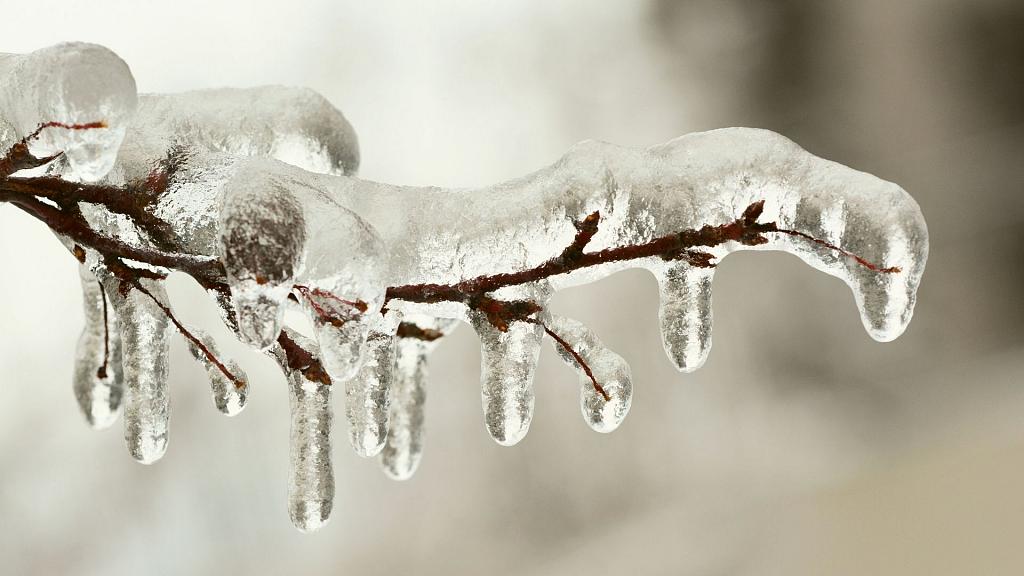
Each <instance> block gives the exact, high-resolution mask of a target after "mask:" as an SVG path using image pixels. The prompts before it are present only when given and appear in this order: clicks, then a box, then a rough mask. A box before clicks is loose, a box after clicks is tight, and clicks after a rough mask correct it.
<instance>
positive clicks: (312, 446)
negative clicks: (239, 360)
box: [273, 329, 334, 532]
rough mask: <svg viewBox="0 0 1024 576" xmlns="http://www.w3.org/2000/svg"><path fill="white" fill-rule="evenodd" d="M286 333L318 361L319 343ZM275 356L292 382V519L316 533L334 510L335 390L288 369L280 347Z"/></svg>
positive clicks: (293, 522) (289, 486)
mask: <svg viewBox="0 0 1024 576" xmlns="http://www.w3.org/2000/svg"><path fill="white" fill-rule="evenodd" d="M286 330H287V334H288V336H289V337H290V338H291V339H292V340H293V341H294V342H295V343H296V344H298V345H299V346H301V347H302V348H304V349H305V350H306V351H308V352H310V353H311V354H312V355H313V356H318V355H319V350H318V349H317V347H316V343H315V342H313V341H312V340H310V339H308V338H305V337H303V336H301V335H299V334H297V333H296V332H294V331H292V330H288V329H286ZM273 350H274V356H275V357H276V358H277V360H278V363H279V364H280V365H281V368H282V369H283V370H284V372H285V375H286V377H287V379H288V392H289V399H290V406H291V444H290V446H291V448H290V450H291V469H290V472H289V482H288V514H289V516H290V517H291V520H292V524H294V525H295V527H296V528H298V529H299V530H301V531H303V532H312V531H315V530H318V529H320V528H321V527H323V526H324V525H325V524H326V523H327V521H328V520H329V519H330V516H331V509H332V508H333V506H334V468H333V466H332V464H331V424H332V421H333V419H334V414H333V412H332V410H331V384H325V383H322V382H314V381H312V380H309V379H307V378H306V377H305V376H304V375H303V373H302V371H301V370H295V369H292V368H289V366H288V360H287V356H286V355H285V353H284V351H283V350H282V349H281V348H280V347H279V346H277V347H275V348H274V349H273Z"/></svg>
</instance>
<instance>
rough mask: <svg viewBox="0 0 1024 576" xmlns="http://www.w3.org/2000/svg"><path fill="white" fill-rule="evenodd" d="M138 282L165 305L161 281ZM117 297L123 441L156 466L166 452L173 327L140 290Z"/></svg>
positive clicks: (136, 455)
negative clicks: (168, 380)
mask: <svg viewBox="0 0 1024 576" xmlns="http://www.w3.org/2000/svg"><path fill="white" fill-rule="evenodd" d="M139 282H140V283H141V284H142V285H143V286H144V287H145V288H146V289H147V290H148V291H149V292H150V294H152V295H153V296H155V297H156V298H158V299H159V300H160V301H161V302H164V303H166V302H167V296H166V294H165V293H164V290H163V286H162V285H161V284H160V283H158V282H153V281H150V280H146V279H142V280H140V281H139ZM109 292H110V291H109V290H108V294H109ZM112 299H113V301H114V303H115V308H116V310H117V316H118V320H119V326H120V328H121V342H122V344H121V353H122V357H123V362H124V382H125V401H124V403H125V406H124V437H125V441H126V442H127V444H128V452H129V453H131V455H132V458H135V459H136V460H138V461H139V462H141V463H143V464H152V463H153V462H156V461H157V460H159V459H160V458H161V457H162V456H163V455H164V452H165V451H166V450H167V432H168V421H169V419H170V398H169V396H168V393H167V352H168V347H169V342H170V336H171V324H170V322H169V321H168V319H167V315H166V314H164V312H163V310H161V309H160V307H159V306H157V304H156V302H154V301H153V300H152V299H151V298H150V297H149V296H147V295H146V294H143V293H142V292H140V291H139V290H138V289H135V288H132V289H130V290H129V291H128V293H127V294H125V295H123V296H121V297H114V298H112Z"/></svg>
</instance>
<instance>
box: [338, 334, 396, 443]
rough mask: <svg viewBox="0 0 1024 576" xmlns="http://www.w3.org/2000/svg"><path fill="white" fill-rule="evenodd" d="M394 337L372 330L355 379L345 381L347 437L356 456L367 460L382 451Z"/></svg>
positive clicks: (389, 398) (391, 375) (392, 368)
mask: <svg viewBox="0 0 1024 576" xmlns="http://www.w3.org/2000/svg"><path fill="white" fill-rule="evenodd" d="M395 338H396V337H395V335H394V334H390V333H386V332H378V331H376V330H375V331H372V332H370V334H369V336H368V337H367V339H366V358H365V359H364V361H363V363H362V364H361V365H360V367H359V372H358V373H357V374H356V375H355V377H354V378H352V379H351V380H349V381H347V382H345V415H346V416H347V417H348V438H349V442H350V443H351V444H352V448H353V449H354V450H355V451H356V454H359V455H360V456H362V457H364V458H367V457H370V456H376V455H377V454H379V453H380V451H381V450H382V449H383V448H384V442H385V441H386V440H387V435H388V412H389V411H390V409H391V383H392V381H393V380H394V373H395Z"/></svg>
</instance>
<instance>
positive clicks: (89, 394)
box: [72, 266, 124, 429]
mask: <svg viewBox="0 0 1024 576" xmlns="http://www.w3.org/2000/svg"><path fill="white" fill-rule="evenodd" d="M79 271H80V273H81V276H82V307H83V309H84V311H85V325H84V327H83V328H82V335H81V336H80V337H79V338H78V345H77V348H76V353H75V372H74V378H73V383H72V385H73V388H74V391H75V399H76V400H77V401H78V407H79V408H80V409H81V410H82V414H83V415H84V416H85V419H86V421H87V422H88V423H89V425H90V426H92V427H93V428H96V429H103V428H107V427H109V426H110V425H111V424H113V423H114V421H115V420H117V416H118V414H120V412H121V399H122V395H123V394H124V379H123V377H122V373H121V332H120V330H119V328H118V321H117V314H115V313H114V310H113V305H112V304H111V303H110V302H109V301H108V300H107V299H106V295H105V293H104V290H103V288H102V285H101V284H100V283H99V282H98V281H97V280H96V278H95V276H93V274H92V272H90V271H89V270H88V268H86V267H85V266H81V267H80V268H79Z"/></svg>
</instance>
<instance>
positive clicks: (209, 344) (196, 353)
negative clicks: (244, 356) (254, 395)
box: [188, 327, 249, 416]
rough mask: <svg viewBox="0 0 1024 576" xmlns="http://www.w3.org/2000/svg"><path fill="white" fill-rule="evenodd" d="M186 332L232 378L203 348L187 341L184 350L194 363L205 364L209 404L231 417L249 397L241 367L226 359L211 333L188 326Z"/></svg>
mask: <svg viewBox="0 0 1024 576" xmlns="http://www.w3.org/2000/svg"><path fill="white" fill-rule="evenodd" d="M188 331H189V333H190V334H192V335H193V336H195V337H196V339H198V340H199V341H200V342H202V344H203V346H204V347H205V348H206V351H208V352H209V353H210V354H212V355H213V357H214V358H216V359H217V362H220V363H221V364H222V365H223V367H224V368H226V369H227V371H228V372H229V373H230V374H231V376H232V377H234V380H232V379H231V378H229V377H228V375H227V374H225V373H224V370H222V369H221V366H218V365H217V364H216V363H215V362H214V361H213V360H211V359H210V357H209V356H208V355H207V353H206V351H204V350H203V349H202V348H200V347H199V346H198V345H197V344H196V343H195V342H192V341H191V340H189V342H188V349H189V351H190V352H191V353H192V357H193V358H195V360H196V361H197V362H199V363H200V364H202V365H203V366H205V367H206V375H207V377H208V378H209V379H210V392H211V393H212V394H213V404H214V405H215V406H216V407H217V410H220V411H221V412H222V413H223V414H224V415H225V416H235V415H237V414H239V413H240V412H241V411H242V409H243V408H245V401H246V400H247V399H248V397H249V384H248V381H247V379H246V377H245V372H243V371H242V367H241V366H239V365H238V363H237V362H235V361H234V360H230V359H228V358H226V357H225V356H224V355H223V354H221V352H220V348H219V347H218V346H217V342H216V341H215V340H214V339H213V337H212V336H210V335H209V334H207V333H206V332H203V331H202V330H199V329H198V328H191V327H190V328H188Z"/></svg>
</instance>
